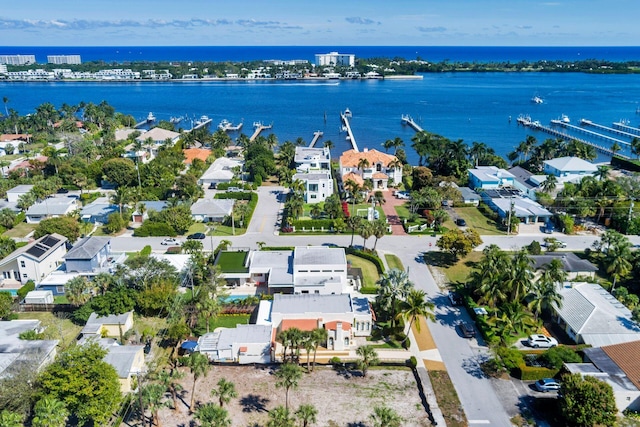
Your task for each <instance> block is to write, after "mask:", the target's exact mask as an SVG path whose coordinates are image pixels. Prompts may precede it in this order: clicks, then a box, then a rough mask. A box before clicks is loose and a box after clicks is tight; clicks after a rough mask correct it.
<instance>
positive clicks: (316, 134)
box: [309, 130, 324, 148]
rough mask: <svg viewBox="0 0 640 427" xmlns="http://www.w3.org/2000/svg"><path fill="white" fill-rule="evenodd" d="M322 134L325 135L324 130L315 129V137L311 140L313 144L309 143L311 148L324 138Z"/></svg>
mask: <svg viewBox="0 0 640 427" xmlns="http://www.w3.org/2000/svg"><path fill="white" fill-rule="evenodd" d="M322 135H324V132H322V131H319V130H317V131H315V132H314V133H313V139H312V140H311V144H309V148H313V147H314V146H315V145H316V142H318V140H319V139H320V138H322Z"/></svg>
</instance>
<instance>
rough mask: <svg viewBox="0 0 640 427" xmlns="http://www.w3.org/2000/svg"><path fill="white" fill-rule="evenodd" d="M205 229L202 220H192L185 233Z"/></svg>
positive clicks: (198, 231)
mask: <svg viewBox="0 0 640 427" xmlns="http://www.w3.org/2000/svg"><path fill="white" fill-rule="evenodd" d="M206 230H207V226H206V225H205V224H204V223H202V222H194V223H193V224H191V227H189V229H188V230H187V232H186V233H185V234H187V235H189V234H193V233H204V232H205V231H206Z"/></svg>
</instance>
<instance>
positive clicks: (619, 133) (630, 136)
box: [580, 119, 637, 139]
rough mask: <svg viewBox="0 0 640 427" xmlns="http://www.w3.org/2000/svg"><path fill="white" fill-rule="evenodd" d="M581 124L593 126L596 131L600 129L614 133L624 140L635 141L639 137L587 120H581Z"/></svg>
mask: <svg viewBox="0 0 640 427" xmlns="http://www.w3.org/2000/svg"><path fill="white" fill-rule="evenodd" d="M580 124H581V125H582V126H591V127H594V128H596V129H600V130H602V131H605V132H609V133H612V134H614V135H618V136H622V137H624V138H629V139H633V138H635V137H636V136H637V135H633V134H631V133H629V132H627V131H624V130H622V129H616V128H610V127H608V126H603V125H601V124H598V123H595V122H592V121H591V120H587V119H581V120H580Z"/></svg>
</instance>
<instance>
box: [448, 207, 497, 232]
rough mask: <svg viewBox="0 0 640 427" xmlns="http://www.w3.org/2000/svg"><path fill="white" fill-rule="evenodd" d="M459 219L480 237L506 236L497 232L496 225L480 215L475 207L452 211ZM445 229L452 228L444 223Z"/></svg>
mask: <svg viewBox="0 0 640 427" xmlns="http://www.w3.org/2000/svg"><path fill="white" fill-rule="evenodd" d="M453 210H454V211H455V212H456V213H457V214H458V215H459V216H460V218H462V219H464V220H465V221H466V222H467V226H468V227H471V228H473V229H475V230H476V231H477V232H478V233H480V234H481V235H482V234H484V235H499V234H506V233H505V232H504V231H502V230H499V229H498V226H497V224H496V223H495V222H494V221H493V220H491V219H489V218H487V217H486V216H484V215H482V213H481V212H480V210H478V208H476V207H465V208H454V209H453ZM445 227H447V228H454V227H451V226H449V225H447V224H446V223H445Z"/></svg>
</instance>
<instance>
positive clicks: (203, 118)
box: [195, 116, 211, 126]
mask: <svg viewBox="0 0 640 427" xmlns="http://www.w3.org/2000/svg"><path fill="white" fill-rule="evenodd" d="M209 120H211V119H210V118H209V116H200V118H199V119H198V120H196V122H195V124H196V126H200V125H202V124H205V123H207V122H208V121H209Z"/></svg>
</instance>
